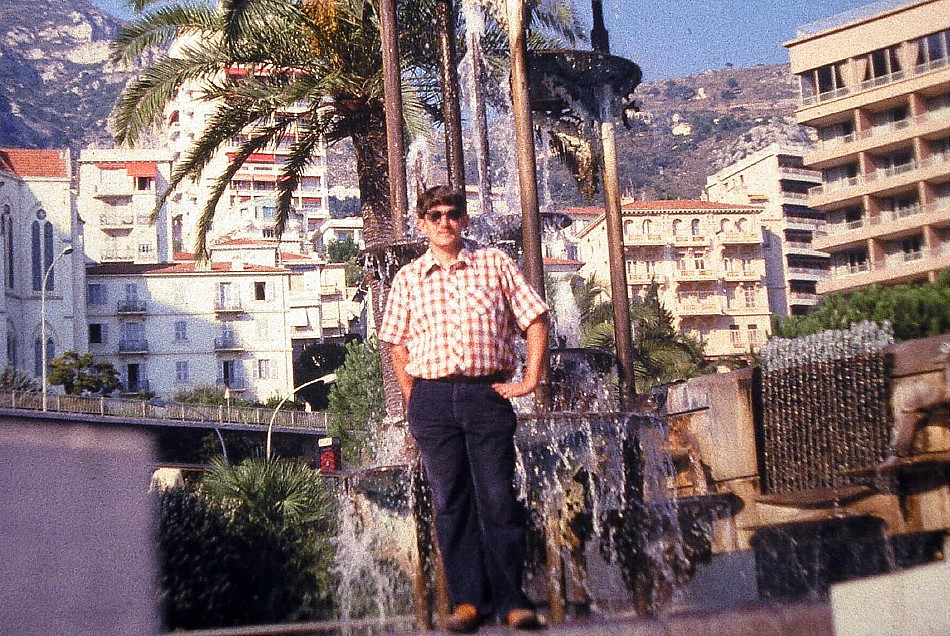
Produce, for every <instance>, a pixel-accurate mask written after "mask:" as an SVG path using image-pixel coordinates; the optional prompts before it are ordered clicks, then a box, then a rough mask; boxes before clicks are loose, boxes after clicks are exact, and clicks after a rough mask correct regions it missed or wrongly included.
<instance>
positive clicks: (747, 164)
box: [703, 145, 828, 316]
mask: <svg viewBox="0 0 950 636" xmlns="http://www.w3.org/2000/svg"><path fill="white" fill-rule="evenodd" d="M809 150H810V149H809V148H807V147H804V146H780V145H772V146H769V147H768V148H764V149H762V150H760V151H758V152H755V153H753V154H751V155H749V156H748V157H746V158H745V159H743V160H741V161H737V162H736V163H734V164H732V165H731V166H728V167H726V168H723V169H722V170H720V171H719V172H717V173H716V174H714V175H711V176H710V177H708V178H707V179H706V188H705V190H704V193H703V198H704V199H706V200H708V201H714V202H718V203H737V204H744V205H753V206H760V207H761V208H762V215H761V222H762V227H763V231H764V235H763V238H764V241H763V251H764V254H765V283H764V284H765V287H766V289H767V290H768V297H769V308H770V310H771V312H772V313H773V314H775V315H778V316H795V315H801V314H804V313H806V312H807V311H808V310H809V309H811V307H813V306H815V305H816V304H817V303H818V293H817V285H818V283H819V281H822V280H824V279H825V278H826V277H827V274H828V254H827V253H825V252H822V251H819V250H818V249H817V248H816V247H815V240H816V239H820V238H822V237H823V236H824V235H825V215H824V212H822V211H820V210H814V209H812V208H810V207H808V206H807V199H808V190H809V189H810V188H812V187H814V186H815V185H818V184H820V183H821V173H820V172H818V171H817V170H809V169H806V168H804V167H803V161H802V158H803V156H804V154H805V153H806V152H808V151H809Z"/></svg>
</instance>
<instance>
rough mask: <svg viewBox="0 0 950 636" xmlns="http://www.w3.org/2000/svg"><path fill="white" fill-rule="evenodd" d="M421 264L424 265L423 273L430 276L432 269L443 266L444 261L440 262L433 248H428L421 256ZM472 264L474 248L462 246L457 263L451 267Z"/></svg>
mask: <svg viewBox="0 0 950 636" xmlns="http://www.w3.org/2000/svg"><path fill="white" fill-rule="evenodd" d="M419 262H420V265H421V266H422V273H423V275H426V276H428V275H429V274H431V273H432V270H433V269H435V268H436V267H442V263H440V262H439V259H437V258H436V257H435V254H433V253H432V250H431V249H428V250H426V252H425V254H423V255H422V256H421V257H420V258H419ZM471 264H472V250H470V249H469V248H468V247H466V246H464V245H463V246H462V250H461V251H460V252H459V255H458V257H457V258H456V259H455V263H454V264H453V265H452V267H451V268H450V269H456V268H458V267H468V266H469V265H471Z"/></svg>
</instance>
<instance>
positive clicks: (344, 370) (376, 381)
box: [328, 339, 386, 465]
mask: <svg viewBox="0 0 950 636" xmlns="http://www.w3.org/2000/svg"><path fill="white" fill-rule="evenodd" d="M336 375H337V380H336V383H335V384H334V385H333V387H332V388H331V389H330V407H329V411H330V422H329V426H328V429H329V431H328V432H329V433H330V435H332V436H333V437H339V438H340V440H341V442H342V445H343V446H342V449H343V461H344V463H346V464H347V465H356V464H357V463H358V454H359V452H360V450H361V449H362V447H363V445H364V444H365V443H366V440H367V431H368V430H370V429H371V428H373V427H375V426H376V425H378V424H380V423H381V422H382V421H383V417H384V416H385V415H386V406H385V399H384V397H383V370H382V364H381V363H380V359H379V345H378V344H377V343H376V341H375V340H372V339H371V340H367V341H366V342H351V343H349V344H347V345H346V360H345V362H344V363H343V366H342V367H340V368H339V369H338V370H337V372H336Z"/></svg>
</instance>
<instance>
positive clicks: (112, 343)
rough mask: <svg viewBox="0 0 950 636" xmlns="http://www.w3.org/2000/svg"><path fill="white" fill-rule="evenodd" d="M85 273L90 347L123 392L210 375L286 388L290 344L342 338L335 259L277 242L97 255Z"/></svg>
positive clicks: (173, 386)
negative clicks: (152, 255) (109, 365)
mask: <svg viewBox="0 0 950 636" xmlns="http://www.w3.org/2000/svg"><path fill="white" fill-rule="evenodd" d="M268 258H269V259H270V261H269V263H265V262H264V261H265V260H267V259H268ZM86 278H87V291H86V306H87V314H88V335H87V337H88V343H89V344H88V348H89V351H90V352H91V353H93V354H94V355H95V356H96V358H97V359H105V360H109V361H111V362H113V364H115V365H116V367H117V369H118V370H119V372H120V375H121V377H122V382H123V391H125V392H127V393H136V392H140V391H150V392H152V393H155V394H157V395H160V396H162V397H166V398H169V397H171V396H172V395H173V394H174V393H175V392H176V391H178V390H183V389H188V388H193V387H195V386H198V385H207V384H214V385H218V386H223V387H227V388H228V389H229V390H230V392H231V393H233V394H240V395H242V396H243V397H245V398H247V399H257V400H266V399H268V398H270V397H273V396H287V395H290V394H291V392H292V391H293V388H294V377H293V362H294V355H293V352H294V350H295V348H296V349H297V350H298V351H299V350H300V349H301V347H302V346H304V345H305V343H306V342H310V341H313V342H319V341H325V340H326V339H331V340H335V339H340V340H341V339H342V336H343V334H344V333H345V331H346V324H347V322H346V321H347V320H348V319H349V315H348V313H347V311H348V310H349V309H350V306H349V305H348V304H346V305H345V306H344V307H342V308H340V307H336V306H335V305H337V304H343V303H345V301H344V298H345V294H344V289H343V269H342V266H340V265H327V264H325V263H323V262H322V261H317V260H314V259H311V258H309V257H307V256H304V255H300V254H289V253H281V252H280V251H279V245H278V244H277V242H276V241H270V242H263V241H262V242H255V241H247V240H241V241H233V242H230V243H224V244H221V245H220V246H214V247H212V250H211V262H210V263H207V264H204V265H201V264H199V263H196V262H194V261H190V262H180V263H156V264H139V263H103V264H96V265H91V266H89V267H88V268H87V271H86ZM331 288H332V289H333V290H335V291H333V292H332V293H331ZM301 316H303V319H301ZM295 341H297V342H295Z"/></svg>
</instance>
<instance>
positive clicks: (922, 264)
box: [818, 243, 950, 294]
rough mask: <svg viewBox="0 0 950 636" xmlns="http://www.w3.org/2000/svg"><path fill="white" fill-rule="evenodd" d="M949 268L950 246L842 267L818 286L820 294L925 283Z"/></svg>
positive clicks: (894, 255)
mask: <svg viewBox="0 0 950 636" xmlns="http://www.w3.org/2000/svg"><path fill="white" fill-rule="evenodd" d="M948 267H950V244H948V243H944V244H941V245H938V246H936V247H934V248H931V249H925V250H920V251H915V252H906V253H905V252H898V253H896V254H890V255H888V256H886V257H884V258H882V259H878V260H876V261H874V264H873V266H872V265H870V264H869V263H866V262H865V263H861V264H859V265H857V266H839V267H837V268H835V269H834V270H833V271H832V276H831V277H830V278H828V279H826V280H823V281H820V282H819V283H818V291H819V292H820V293H822V294H828V293H831V292H835V291H841V290H851V289H857V288H861V287H868V286H870V285H873V284H875V283H887V284H893V283H900V282H909V281H916V280H922V279H923V278H924V277H926V276H927V275H929V274H930V273H932V272H936V271H939V270H941V269H946V268H948Z"/></svg>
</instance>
